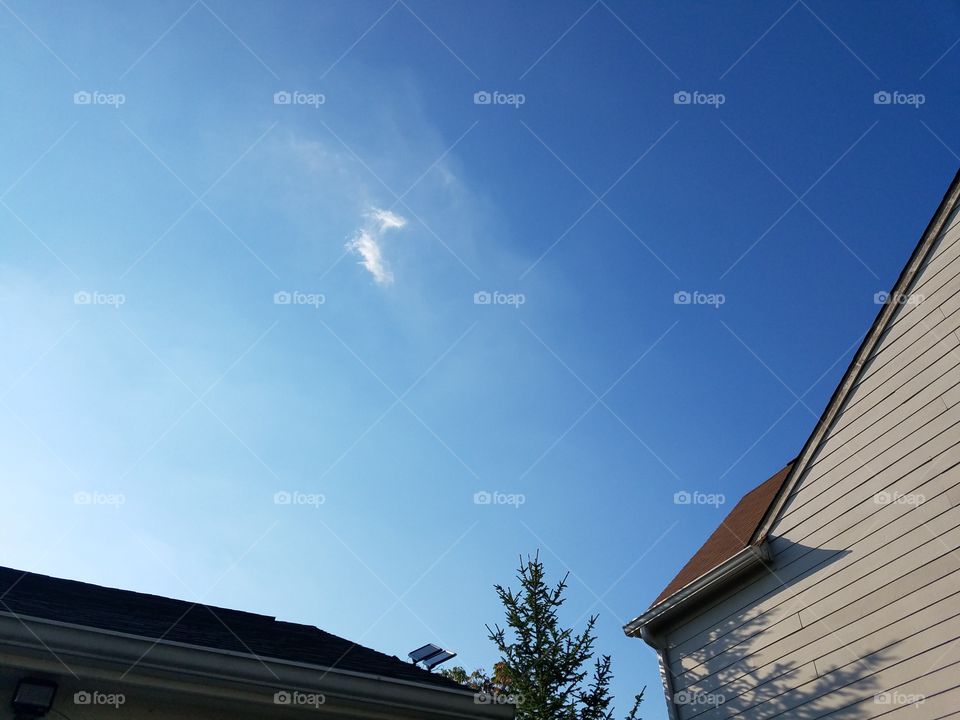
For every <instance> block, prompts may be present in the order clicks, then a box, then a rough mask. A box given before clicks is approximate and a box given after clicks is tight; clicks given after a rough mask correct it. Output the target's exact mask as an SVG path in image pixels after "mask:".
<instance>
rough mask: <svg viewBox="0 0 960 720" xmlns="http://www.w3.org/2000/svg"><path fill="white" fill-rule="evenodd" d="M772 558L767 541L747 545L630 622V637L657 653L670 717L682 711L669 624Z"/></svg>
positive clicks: (676, 717) (627, 630) (627, 628)
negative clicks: (672, 668) (675, 684)
mask: <svg viewBox="0 0 960 720" xmlns="http://www.w3.org/2000/svg"><path fill="white" fill-rule="evenodd" d="M769 558H770V553H769V550H768V547H767V544H766V542H763V543H761V544H759V545H747V547H745V548H743V550H740V551H739V552H738V553H737V554H735V555H733V556H732V557H729V558H727V559H726V560H724V561H723V562H722V563H720V564H719V565H717V566H716V567H715V568H713V569H712V570H710V571H709V572H706V573H704V574H703V575H701V576H700V577H698V578H697V579H696V580H693V581H692V582H689V583H687V584H686V585H684V586H683V587H682V588H680V589H679V590H677V591H676V592H674V593H672V594H670V595H668V596H667V597H666V598H664V599H663V600H662V601H660V602H659V603H657V604H656V605H654V606H653V607H651V608H650V609H649V610H647V611H646V612H645V613H644V614H643V615H640V616H638V617H636V618H634V619H633V620H631V621H630V622H628V623H627V624H626V625H624V626H623V631H624V633H626V634H627V635H628V636H630V637H640V638H642V639H643V641H644V642H645V643H646V644H647V645H649V646H650V647H652V648H653V649H654V650H655V651H656V652H657V660H658V661H659V663H658V664H659V665H660V682H661V683H662V685H663V695H664V699H665V700H666V702H667V714H668V717H669V718H670V720H679V718H680V711H679V708H678V707H677V704H676V702H675V700H676V698H675V695H674V690H673V678H672V677H671V674H670V658H669V655H668V652H669V650H668V648H667V642H666V638H665V636H664V634H663V631H664V630H665V629H666V628H667V627H668V626H669V623H670V620H671V618H674V617H676V616H677V615H679V614H680V613H681V612H682V611H683V610H684V609H686V608H687V607H689V606H690V605H691V604H692V603H694V602H697V601H699V600H700V599H701V598H702V596H703V595H704V594H706V593H708V592H711V591H714V590H719V589H721V588H722V587H725V586H727V585H728V584H730V583H732V582H733V581H735V580H736V579H738V578H740V577H741V576H743V575H745V574H746V573H748V572H750V571H751V570H754V569H756V568H758V567H760V566H762V565H763V563H764V562H766V561H767V560H768V559H769Z"/></svg>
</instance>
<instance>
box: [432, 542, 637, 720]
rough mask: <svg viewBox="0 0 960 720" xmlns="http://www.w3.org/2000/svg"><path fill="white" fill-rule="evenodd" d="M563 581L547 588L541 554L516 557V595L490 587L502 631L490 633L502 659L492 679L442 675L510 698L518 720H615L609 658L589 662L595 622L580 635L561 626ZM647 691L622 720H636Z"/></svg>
mask: <svg viewBox="0 0 960 720" xmlns="http://www.w3.org/2000/svg"><path fill="white" fill-rule="evenodd" d="M567 577H568V576H567V575H565V576H564V577H563V578H562V579H561V580H560V581H559V582H558V583H557V584H556V585H554V586H549V585H547V582H546V576H545V572H544V568H543V563H542V562H541V561H540V554H539V552H538V553H537V554H536V555H535V556H533V557H532V558H531V557H529V556H528V557H527V559H526V561H524V560H523V558H521V559H520V568H519V569H518V572H517V580H518V581H519V582H520V589H519V591H518V592H516V593H515V592H514V591H513V590H512V589H510V588H504V587H503V586H501V585H496V586H495V589H496V591H497V595H498V596H499V598H500V602H501V603H503V607H504V610H505V613H506V627H504V628H501V627H500V626H499V625H494V627H493V628H491V627H490V626H489V625H488V626H487V632H488V633H489V637H490V639H491V640H492V641H493V643H494V644H495V645H496V647H497V650H498V651H499V653H500V660H499V661H498V662H497V663H496V664H494V666H493V672H492V673H489V674H488V673H487V672H486V671H484V670H474V671H473V672H472V673H469V674H468V673H467V672H466V670H464V669H463V668H462V667H454V668H451V669H449V670H445V671H442V672H443V674H444V675H445V676H446V677H448V678H450V679H452V680H456V681H457V682H460V683H462V684H465V685H468V686H470V687H473V688H474V689H476V690H477V691H479V692H482V693H485V694H488V695H491V696H493V697H497V696H502V695H507V696H508V697H511V699H512V700H513V701H514V702H516V704H517V720H613V712H614V709H613V707H612V703H613V696H612V695H611V694H610V681H611V680H612V679H613V671H612V669H611V663H610V656H609V655H602V656H600V657H598V658H594V643H595V641H596V634H595V632H594V628H595V626H596V623H597V616H596V615H594V616H592V617H590V618H589V619H588V620H587V624H586V627H585V628H584V629H583V631H582V632H580V633H575V632H574V631H573V629H572V628H565V627H563V626H562V625H561V623H560V618H559V615H558V611H559V609H560V607H561V606H562V605H563V603H564V601H565V598H564V596H563V595H564V591H565V590H566V588H567ZM508 631H509V634H508ZM591 660H593V663H592V672H591V670H590V664H591ZM644 690H646V688H644V689H643V690H641V691H640V693H639V694H638V695H636V696H634V703H633V707H632V709H631V710H630V713H629V714H628V715H627V720H637V710H638V708H639V706H640V703H641V702H642V701H643V692H644Z"/></svg>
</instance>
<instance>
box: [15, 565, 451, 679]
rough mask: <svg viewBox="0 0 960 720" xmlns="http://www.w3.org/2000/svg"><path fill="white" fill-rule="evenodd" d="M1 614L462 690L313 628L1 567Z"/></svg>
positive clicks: (272, 618) (266, 616)
mask: <svg viewBox="0 0 960 720" xmlns="http://www.w3.org/2000/svg"><path fill="white" fill-rule="evenodd" d="M0 613H15V614H17V615H24V616H31V617H36V618H42V619H45V620H54V621H57V622H63V623H70V624H73V625H82V626H86V627H91V628H97V629H100V630H110V631H113V632H120V633H127V634H130V635H137V636H140V637H145V638H150V639H153V640H156V639H161V638H162V639H163V640H165V641H170V642H178V643H185V644H188V645H196V646H200V647H204V648H211V649H216V650H229V651H233V652H237V653H244V654H248V655H255V656H259V657H261V658H277V659H281V660H288V661H291V662H297V663H305V664H310V665H320V666H323V667H331V668H334V669H337V670H348V671H353V672H360V673H367V674H370V675H379V676H383V677H386V678H391V679H396V680H408V681H413V682H418V683H425V684H429V685H435V686H438V687H444V688H451V689H460V690H464V689H466V688H464V687H462V686H461V685H459V684H457V683H454V682H452V681H450V680H447V679H446V678H444V677H441V676H440V675H437V674H434V673H431V672H428V671H426V670H424V669H422V668H420V667H418V666H416V665H413V664H412V663H410V662H407V661H404V660H400V659H399V658H397V657H394V656H392V655H385V654H384V653H381V652H377V651H376V650H372V649H370V648H367V647H364V646H362V645H356V644H354V643H352V642H350V641H349V640H346V639H344V638H341V637H338V636H337V635H332V634H331V633H328V632H325V631H323V630H321V629H319V628H316V627H313V626H312V625H299V624H297V623H289V622H282V621H280V620H277V619H276V618H274V617H270V616H268V615H258V614H256V613H249V612H242V611H240V610H229V609H226V608H220V607H214V606H209V605H203V604H194V603H191V602H187V601H184V600H174V599H172V598H167V597H161V596H159V595H148V594H146V593H138V592H132V591H130V590H118V589H115V588H108V587H102V586H100V585H91V584H89V583H84V582H77V581H75V580H64V579H61V578H54V577H49V576H47V575H39V574H37V573H31V572H24V571H21V570H14V569H12V568H5V567H0Z"/></svg>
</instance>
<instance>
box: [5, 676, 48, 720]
mask: <svg viewBox="0 0 960 720" xmlns="http://www.w3.org/2000/svg"><path fill="white" fill-rule="evenodd" d="M56 694H57V684H56V683H55V682H51V681H50V680H41V679H39V678H23V679H22V680H21V681H20V682H18V683H17V689H16V690H15V691H14V693H13V699H12V700H11V701H10V704H11V705H12V706H13V712H14V716H15V717H16V718H18V719H19V718H24V719H25V720H26V719H27V718H41V717H43V716H44V715H46V714H47V713H48V712H49V711H50V708H51V707H53V696H54V695H56Z"/></svg>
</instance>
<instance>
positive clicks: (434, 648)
mask: <svg viewBox="0 0 960 720" xmlns="http://www.w3.org/2000/svg"><path fill="white" fill-rule="evenodd" d="M456 656H457V654H456V653H455V652H451V651H450V650H444V649H443V648H442V647H440V646H438V645H434V644H433V643H427V644H426V645H424V646H423V647H420V648H417V649H416V650H413V651H411V652H410V653H408V654H407V657H409V658H410V661H411V662H412V663H414V664H417V663H422V664H423V666H424V667H425V668H426V669H427V670H433V669H434V668H435V667H436V666H437V665H439V664H440V663H445V662H446V661H447V660H450V659H451V658H455V657H456Z"/></svg>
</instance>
